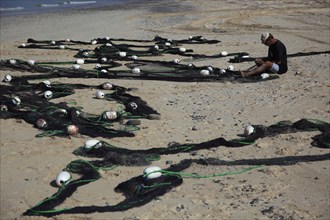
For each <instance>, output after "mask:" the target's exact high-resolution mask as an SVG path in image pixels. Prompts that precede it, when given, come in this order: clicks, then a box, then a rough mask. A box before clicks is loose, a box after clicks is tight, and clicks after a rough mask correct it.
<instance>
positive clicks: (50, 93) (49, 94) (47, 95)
mask: <svg viewBox="0 0 330 220" xmlns="http://www.w3.org/2000/svg"><path fill="white" fill-rule="evenodd" d="M44 97H45V98H46V99H51V98H52V97H53V92H52V91H49V90H47V91H46V92H45V93H44Z"/></svg>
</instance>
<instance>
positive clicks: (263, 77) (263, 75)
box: [260, 73, 269, 79]
mask: <svg viewBox="0 0 330 220" xmlns="http://www.w3.org/2000/svg"><path fill="white" fill-rule="evenodd" d="M260 76H261V78H262V79H267V78H269V74H268V73H263V74H261V75H260Z"/></svg>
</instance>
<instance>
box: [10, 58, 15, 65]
mask: <svg viewBox="0 0 330 220" xmlns="http://www.w3.org/2000/svg"><path fill="white" fill-rule="evenodd" d="M9 63H10V64H11V65H15V64H16V63H17V61H16V60H14V59H11V60H9Z"/></svg>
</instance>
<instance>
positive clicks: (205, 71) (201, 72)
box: [199, 70, 210, 76]
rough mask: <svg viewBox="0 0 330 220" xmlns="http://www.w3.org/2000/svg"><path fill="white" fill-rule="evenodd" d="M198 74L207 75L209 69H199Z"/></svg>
mask: <svg viewBox="0 0 330 220" xmlns="http://www.w3.org/2000/svg"><path fill="white" fill-rule="evenodd" d="M199 74H200V75H201V76H209V75H210V71H208V70H201V71H200V72H199Z"/></svg>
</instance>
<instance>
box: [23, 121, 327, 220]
mask: <svg viewBox="0 0 330 220" xmlns="http://www.w3.org/2000/svg"><path fill="white" fill-rule="evenodd" d="M254 127H255V128H256V129H255V130H254V131H253V132H252V133H250V134H248V135H246V137H244V138H242V139H234V140H231V141H226V140H225V139H224V138H217V139H214V140H211V141H207V142H202V143H199V144H179V143H175V144H173V143H172V144H169V146H168V148H151V149H147V150H129V149H125V148H119V147H115V146H112V145H110V144H108V143H106V142H101V141H97V140H89V144H88V143H87V142H86V143H85V145H84V146H82V147H80V148H78V149H77V150H75V152H74V153H75V154H77V155H83V156H88V157H99V158H100V157H104V159H103V160H102V161H85V160H75V161H72V162H71V163H70V164H68V165H67V167H66V168H65V169H64V170H63V171H62V172H61V173H60V174H59V175H58V176H57V179H56V182H57V183H58V184H59V186H60V188H59V190H58V192H56V193H55V194H54V195H52V196H51V197H48V198H46V199H44V200H42V201H41V202H39V203H38V204H37V205H35V206H33V207H32V208H30V209H28V210H27V211H26V212H25V213H24V215H42V216H55V215H59V214H74V213H84V214H87V213H93V212H116V211H125V210H128V209H131V208H134V207H139V206H142V205H145V204H147V203H148V202H150V201H152V200H153V199H155V198H158V197H159V196H162V195H164V194H165V193H168V192H170V191H171V189H173V188H175V187H177V186H178V185H181V184H183V179H184V178H198V179H201V178H214V177H221V176H226V175H237V174H242V173H244V172H248V171H250V170H253V169H262V168H263V167H264V166H272V165H280V166H288V165H294V164H297V163H302V162H316V161H326V160H329V159H330V153H326V154H321V155H300V156H286V157H276V158H265V159H263V158H255V159H240V160H231V161H226V160H221V159H218V158H202V159H184V160H182V161H180V162H179V163H177V164H172V165H170V167H168V168H167V169H161V168H160V167H157V166H150V167H148V168H146V169H145V170H144V171H143V173H142V174H141V175H139V176H135V177H133V178H131V179H129V180H127V181H124V182H122V183H120V184H119V185H118V186H117V187H116V188H115V189H114V190H115V192H119V193H123V194H124V196H125V199H124V200H123V201H121V202H119V203H118V204H115V205H107V206H96V205H90V206H77V207H73V208H63V209H55V207H56V206H58V205H60V204H61V203H63V202H64V201H65V200H66V199H67V198H68V197H70V196H71V195H72V194H73V193H74V192H75V191H76V190H77V188H78V187H80V186H82V185H85V184H88V183H91V182H94V181H96V180H98V179H100V178H101V176H100V174H99V172H98V170H100V169H103V170H112V169H115V168H116V167H117V166H118V165H124V166H133V165H135V166H141V165H146V164H150V161H153V160H157V159H159V157H160V156H161V155H165V154H177V153H180V152H182V153H183V152H190V151H196V150H200V149H208V148H214V147H219V146H226V147H242V146H246V145H249V144H253V143H254V141H256V140H257V139H259V138H264V137H266V136H275V135H278V134H285V133H292V132H306V131H315V130H318V131H320V132H321V133H322V135H323V138H321V139H319V138H317V136H315V137H313V139H314V141H315V140H318V141H316V143H315V144H316V145H317V146H319V147H326V148H330V138H329V137H330V124H329V123H327V122H323V121H319V120H312V119H302V120H299V121H297V122H294V123H292V122H289V121H285V122H279V123H277V124H274V125H271V126H262V125H254ZM313 143H314V142H313ZM193 164H195V165H199V166H218V167H219V166H221V167H224V169H226V170H227V171H226V172H222V173H217V174H206V175H199V174H196V173H191V174H190V173H185V172H183V171H184V170H186V169H188V168H189V167H190V166H192V165H193ZM232 167H235V170H232V169H231V168H232ZM109 172H110V171H109ZM70 173H74V174H78V175H79V176H80V177H79V178H78V179H75V180H73V179H71V174H70Z"/></svg>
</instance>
